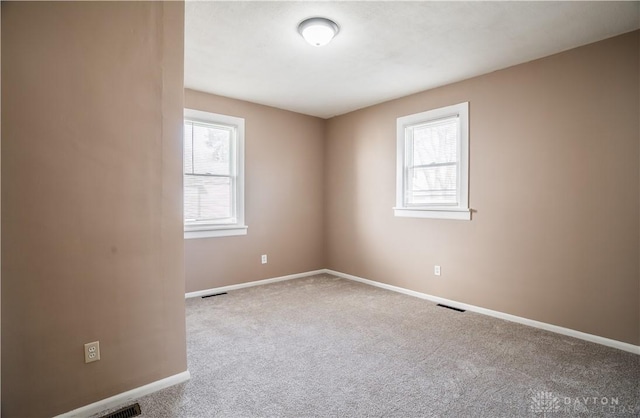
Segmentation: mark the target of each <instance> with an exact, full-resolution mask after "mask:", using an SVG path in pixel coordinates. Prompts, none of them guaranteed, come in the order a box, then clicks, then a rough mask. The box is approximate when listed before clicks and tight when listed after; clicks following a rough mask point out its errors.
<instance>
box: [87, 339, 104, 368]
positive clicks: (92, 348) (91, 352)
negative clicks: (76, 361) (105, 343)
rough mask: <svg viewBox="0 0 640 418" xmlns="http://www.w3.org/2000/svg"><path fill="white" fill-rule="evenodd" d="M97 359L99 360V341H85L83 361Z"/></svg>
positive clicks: (89, 361) (88, 361)
mask: <svg viewBox="0 0 640 418" xmlns="http://www.w3.org/2000/svg"><path fill="white" fill-rule="evenodd" d="M98 360H100V341H94V342H92V343H86V344H85V345H84V362H85V363H91V362H92V361H98Z"/></svg>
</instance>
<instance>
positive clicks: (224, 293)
mask: <svg viewBox="0 0 640 418" xmlns="http://www.w3.org/2000/svg"><path fill="white" fill-rule="evenodd" d="M226 294H227V292H222V293H214V294H213V295H206V296H203V297H202V299H204V298H212V297H214V296H220V295H226Z"/></svg>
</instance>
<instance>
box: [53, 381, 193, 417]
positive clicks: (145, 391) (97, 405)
mask: <svg viewBox="0 0 640 418" xmlns="http://www.w3.org/2000/svg"><path fill="white" fill-rule="evenodd" d="M190 378H191V375H190V374H189V371H188V370H186V371H184V372H182V373H178V374H174V375H173V376H169V377H166V378H164V379H160V380H156V381H155V382H152V383H149V384H148V385H144V386H140V387H138V388H135V389H131V390H128V391H126V392H122V393H120V394H118V395H115V396H111V397H110V398H106V399H103V400H101V401H98V402H94V403H92V404H89V405H86V406H83V407H81V408H78V409H74V410H73V411H69V412H66V413H64V414H61V415H58V416H57V417H56V418H62V417H64V418H68V417H88V416H90V415H93V414H98V413H100V412H102V411H105V410H107V409H111V408H115V407H117V406H119V405H125V404H127V403H129V402H131V401H133V400H135V399H138V398H141V397H142V396H145V395H149V394H150V393H153V392H157V391H159V390H161V389H165V388H168V387H170V386H173V385H177V384H178V383H182V382H186V381H187V380H189V379H190Z"/></svg>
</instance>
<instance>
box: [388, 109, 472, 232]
mask: <svg viewBox="0 0 640 418" xmlns="http://www.w3.org/2000/svg"><path fill="white" fill-rule="evenodd" d="M455 115H458V116H459V119H458V120H459V121H460V132H459V134H460V137H459V139H458V153H459V154H458V155H459V156H460V158H459V164H458V205H457V206H443V205H431V206H421V207H407V206H406V205H405V204H404V202H405V199H404V193H405V182H406V170H405V158H406V137H405V129H406V128H407V127H409V126H412V125H417V124H420V123H425V122H429V121H432V120H436V119H443V118H446V117H450V116H455ZM396 135H397V142H396V206H395V207H394V208H393V211H394V215H395V216H399V217H410V218H433V219H458V220H467V221H468V220H471V210H470V209H469V102H464V103H459V104H456V105H451V106H446V107H441V108H439V109H434V110H429V111H426V112H421V113H416V114H413V115H408V116H403V117H400V118H398V119H397V131H396Z"/></svg>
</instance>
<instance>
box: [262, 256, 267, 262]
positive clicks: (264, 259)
mask: <svg viewBox="0 0 640 418" xmlns="http://www.w3.org/2000/svg"><path fill="white" fill-rule="evenodd" d="M262 264H267V255H266V254H262Z"/></svg>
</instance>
